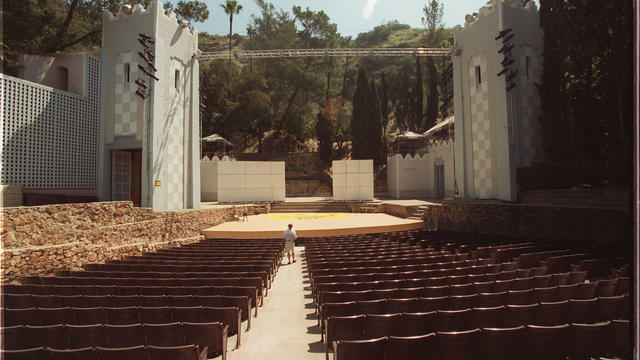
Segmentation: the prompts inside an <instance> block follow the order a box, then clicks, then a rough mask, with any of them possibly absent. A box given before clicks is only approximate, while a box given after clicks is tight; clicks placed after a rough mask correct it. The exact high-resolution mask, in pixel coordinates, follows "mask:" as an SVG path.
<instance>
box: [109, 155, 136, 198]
mask: <svg viewBox="0 0 640 360" xmlns="http://www.w3.org/2000/svg"><path fill="white" fill-rule="evenodd" d="M141 194H142V150H140V149H135V150H118V151H113V152H112V153H111V200H114V201H127V200H130V201H133V205H134V206H140V200H141Z"/></svg>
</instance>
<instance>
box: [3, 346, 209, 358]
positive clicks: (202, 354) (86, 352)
mask: <svg viewBox="0 0 640 360" xmlns="http://www.w3.org/2000/svg"><path fill="white" fill-rule="evenodd" d="M206 351H207V349H203V350H202V351H201V350H200V347H199V346H198V345H182V346H153V345H148V346H144V345H140V346H131V347H126V348H103V347H94V348H92V347H87V348H82V349H53V348H45V347H37V348H31V349H23V350H4V351H2V352H0V355H2V358H3V359H5V360H14V359H15V360H78V359H82V360H122V359H131V360H206V359H207V354H206Z"/></svg>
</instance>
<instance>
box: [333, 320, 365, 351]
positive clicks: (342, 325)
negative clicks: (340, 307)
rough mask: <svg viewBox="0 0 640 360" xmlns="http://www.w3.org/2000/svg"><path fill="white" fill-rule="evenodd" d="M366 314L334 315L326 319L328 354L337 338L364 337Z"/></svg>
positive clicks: (358, 338)
mask: <svg viewBox="0 0 640 360" xmlns="http://www.w3.org/2000/svg"><path fill="white" fill-rule="evenodd" d="M364 321H365V316H364V315H352V316H333V317H329V318H328V319H326V320H325V322H326V324H325V332H324V343H325V353H326V355H327V356H328V354H329V352H330V350H331V349H332V346H333V342H334V341H336V340H360V339H364Z"/></svg>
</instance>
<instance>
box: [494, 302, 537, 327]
mask: <svg viewBox="0 0 640 360" xmlns="http://www.w3.org/2000/svg"><path fill="white" fill-rule="evenodd" d="M538 308H539V305H538V304H528V305H507V306H506V309H505V313H504V314H505V315H504V319H503V321H502V324H503V325H504V326H506V327H517V326H520V325H529V324H535V322H536V317H537V312H538Z"/></svg>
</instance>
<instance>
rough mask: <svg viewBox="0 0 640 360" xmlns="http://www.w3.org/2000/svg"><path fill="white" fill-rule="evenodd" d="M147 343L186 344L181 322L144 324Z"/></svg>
mask: <svg viewBox="0 0 640 360" xmlns="http://www.w3.org/2000/svg"><path fill="white" fill-rule="evenodd" d="M142 327H143V328H144V335H145V339H146V342H145V344H146V345H156V346H178V345H184V344H185V342H184V332H183V330H182V325H181V324H180V323H179V322H174V323H167V324H143V326H142Z"/></svg>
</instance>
